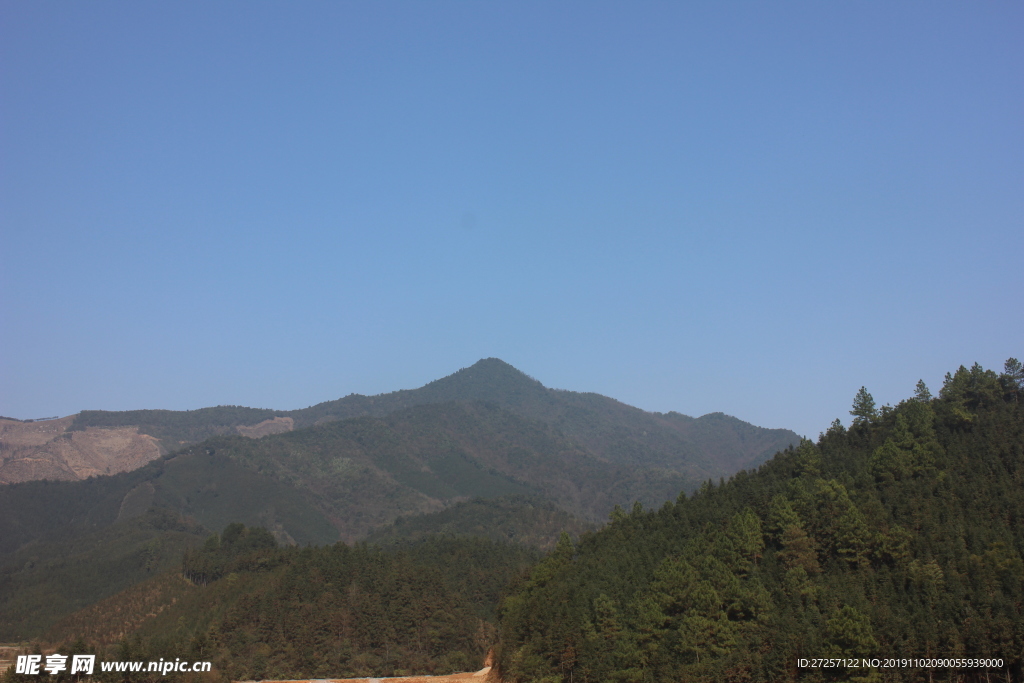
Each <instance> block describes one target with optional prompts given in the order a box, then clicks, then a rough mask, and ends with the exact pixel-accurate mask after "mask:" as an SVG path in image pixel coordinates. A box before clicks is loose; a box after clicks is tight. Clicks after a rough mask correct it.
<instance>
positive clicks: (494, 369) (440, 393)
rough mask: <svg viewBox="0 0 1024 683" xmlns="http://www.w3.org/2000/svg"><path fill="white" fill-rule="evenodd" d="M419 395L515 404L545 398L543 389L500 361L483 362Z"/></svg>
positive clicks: (435, 383) (426, 388)
mask: <svg viewBox="0 0 1024 683" xmlns="http://www.w3.org/2000/svg"><path fill="white" fill-rule="evenodd" d="M419 391H421V392H424V393H425V394H429V395H430V397H431V400H434V401H436V400H448V401H467V400H468V401H497V402H498V403H503V404H505V403H512V404H515V403H519V402H521V401H523V400H524V399H527V397H530V396H533V397H538V396H542V395H544V396H546V394H547V392H548V390H547V389H545V388H544V385H543V384H541V383H540V382H538V381H537V380H535V379H533V378H532V377H530V376H529V375H527V374H526V373H525V372H522V371H521V370H517V369H516V368H514V367H513V366H511V365H509V364H508V363H506V362H505V361H503V360H501V359H500V358H483V359H481V360H478V361H477V362H476V363H473V365H471V366H469V367H468V368H462V369H461V370H459V371H457V372H454V373H452V374H450V375H448V376H447V377H442V378H441V379H439V380H435V381H433V382H431V383H430V384H427V385H425V386H424V387H423V388H421V389H419Z"/></svg>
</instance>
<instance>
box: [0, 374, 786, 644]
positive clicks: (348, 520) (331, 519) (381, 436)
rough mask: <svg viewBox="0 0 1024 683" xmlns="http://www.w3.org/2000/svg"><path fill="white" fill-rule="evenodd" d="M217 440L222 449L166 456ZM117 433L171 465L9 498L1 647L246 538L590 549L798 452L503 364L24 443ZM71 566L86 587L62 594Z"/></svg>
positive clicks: (86, 421) (31, 431)
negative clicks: (604, 529) (634, 521)
mask: <svg viewBox="0 0 1024 683" xmlns="http://www.w3.org/2000/svg"><path fill="white" fill-rule="evenodd" d="M253 421H255V422H253ZM246 422H248V423H249V424H246ZM261 425H262V426H261ZM285 428H287V429H286V430H285V431H280V432H279V433H273V432H274V431H275V430H278V429H285ZM118 430H120V431H118ZM210 430H213V431H214V432H222V433H221V434H215V435H214V436H209V437H207V438H205V439H204V440H202V441H200V442H197V443H190V444H188V445H186V446H184V447H182V448H180V449H178V450H176V451H172V452H169V453H165V454H162V455H161V454H159V451H160V450H166V444H168V443H172V442H174V441H175V440H177V441H182V440H187V439H193V438H199V437H200V436H202V435H203V434H206V433H208V432H210ZM115 432H116V433H118V434H120V436H118V437H117V438H119V439H120V440H121V441H120V442H122V443H126V442H130V441H131V438H142V437H141V435H143V434H144V435H146V437H145V438H146V439H148V440H149V441H148V443H150V445H152V446H153V448H155V449H157V450H158V453H157V455H156V457H155V458H153V459H151V460H150V461H149V462H148V463H146V464H145V465H143V466H142V467H139V468H137V469H132V470H130V471H123V472H120V473H118V474H112V475H109V476H93V477H91V478H88V479H85V480H77V481H76V480H67V481H28V482H22V483H16V484H8V485H4V486H0V614H4V615H10V616H9V617H7V618H0V639H4V638H24V637H30V636H31V635H32V634H35V633H38V632H39V630H40V629H41V628H44V627H45V626H46V625H47V624H50V623H52V622H53V621H54V620H55V619H58V618H60V617H61V616H62V615H65V614H67V613H69V612H71V611H73V610H74V609H76V608H77V607H81V606H84V605H86V604H89V603H90V602H94V601H96V600H98V599H101V598H103V597H106V596H109V595H112V594H113V593H115V592H117V591H118V590H122V589H124V588H125V587H127V586H129V585H131V584H133V583H136V582H138V581H141V580H144V579H147V578H150V577H152V576H154V575H156V574H157V573H158V572H159V571H161V570H163V569H166V568H168V567H169V566H170V564H169V563H171V560H170V559H169V558H170V557H171V555H172V554H173V553H172V552H171V550H172V549H175V550H174V552H177V550H180V549H182V548H185V547H191V546H192V545H195V544H196V543H199V542H200V541H201V540H202V538H204V537H205V536H206V535H208V534H209V533H211V532H213V531H216V530H219V529H223V528H225V527H226V526H227V525H228V524H231V523H235V522H239V523H242V524H245V525H247V526H253V527H264V528H266V529H268V530H269V531H270V533H271V534H272V535H273V536H274V537H275V539H276V540H277V541H278V542H279V543H282V544H285V545H290V544H298V545H307V544H314V545H322V544H330V543H334V542H336V541H338V540H342V541H344V542H347V543H352V542H355V541H358V540H361V539H364V538H367V537H368V536H369V535H371V534H374V533H376V532H380V533H381V534H383V535H381V536H379V537H378V538H379V539H380V540H382V541H383V540H385V539H388V540H393V539H395V538H398V537H400V536H402V534H403V533H406V532H407V533H408V534H410V536H409V537H414V538H426V537H429V536H431V535H434V533H435V532H434V531H432V530H431V529H434V528H437V526H436V525H435V522H436V524H439V525H440V527H442V528H444V527H445V526H446V525H447V528H448V529H455V528H458V529H475V531H474V532H473V533H476V534H477V535H482V536H485V537H488V538H492V539H500V538H502V537H504V538H509V535H510V534H511V535H512V536H515V535H516V534H517V533H519V531H526V530H527V527H530V525H539V526H537V528H535V529H532V530H529V531H527V533H525V534H524V536H523V537H521V538H520V539H519V540H520V541H526V542H529V543H536V544H539V545H546V546H550V544H551V543H552V542H553V540H554V538H557V535H558V533H559V532H560V531H563V530H568V531H572V532H573V533H574V534H578V533H579V532H580V531H581V530H582V528H585V527H586V525H594V524H597V523H600V522H602V521H603V520H604V519H606V517H607V515H608V513H609V511H611V510H612V509H613V508H614V507H615V506H616V505H620V506H627V507H628V506H629V505H631V504H632V503H633V501H639V502H640V503H641V504H642V505H645V506H648V507H657V506H660V505H662V504H663V503H665V502H666V501H673V500H675V499H676V497H677V496H678V495H679V494H680V492H681V491H684V490H692V489H694V488H696V487H697V486H698V485H699V483H700V481H701V480H702V479H703V478H710V477H711V476H712V475H717V476H721V473H725V472H728V471H731V470H728V469H727V468H726V466H728V467H736V466H738V465H739V464H740V463H756V462H759V461H760V460H762V459H763V458H765V457H766V453H768V452H769V451H771V452H774V450H772V449H773V448H775V449H778V448H784V447H786V446H788V444H789V443H791V442H792V440H793V439H794V437H795V435H793V433H792V432H788V431H786V430H766V429H761V428H757V427H753V426H752V425H748V424H746V423H743V422H741V421H739V420H737V419H735V418H731V417H728V416H725V415H722V414H720V413H717V414H711V415H707V416H704V417H702V418H696V419H694V418H689V417H685V416H683V415H679V414H677V413H669V414H667V415H659V414H654V413H645V412H643V411H641V410H638V409H636V408H632V407H630V406H626V405H624V404H621V403H619V402H617V401H614V400H612V399H609V398H605V397H603V396H599V395H596V394H576V393H573V392H565V391H555V390H551V389H547V388H545V387H543V386H542V385H541V384H540V383H539V382H537V381H535V380H533V379H531V378H529V377H527V376H526V375H524V374H523V373H521V372H519V371H518V370H515V369H514V368H512V367H511V366H509V365H507V364H505V363H503V362H501V361H498V360H495V359H490V360H485V361H481V362H479V363H477V364H476V365H474V366H473V367H471V368H466V369H464V370H461V371H459V372H457V373H455V374H453V375H451V376H449V377H446V378H444V379H441V380H438V381H437V382H432V383H430V384H428V385H426V386H425V387H423V388H421V389H418V390H414V391H403V392H395V393H393V394H385V395H382V396H378V397H358V396H350V397H346V398H344V399H341V400H339V401H335V402H330V403H327V404H320V405H319V406H314V407H312V408H309V409H306V410H305V411H292V412H290V413H287V414H277V413H273V411H258V410H253V409H248V408H234V407H220V408H210V409H203V410H200V411H191V412H187V411H186V412H172V411H130V412H126V413H100V412H84V413H81V414H79V416H78V417H76V418H74V420H71V421H69V420H68V419H67V418H64V419H62V420H54V421H46V422H34V423H23V424H22V425H21V426H20V432H19V431H17V430H16V433H17V434H20V436H19V437H18V438H20V439H21V443H23V447H25V448H29V447H32V443H33V441H32V440H33V439H35V442H34V443H35V444H36V446H37V447H40V448H49V449H51V451H53V449H54V446H53V444H54V443H58V442H59V443H64V442H68V443H72V444H73V443H76V440H82V439H84V438H86V437H88V438H91V439H93V441H97V440H98V439H99V438H100V436H103V435H106V436H110V435H111V434H113V433H115ZM268 432H269V433H268ZM243 434H246V435H243ZM54 435H56V436H54ZM97 435H100V436H97ZM257 436H258V437H259V438H253V437H257ZM51 437H52V438H51ZM47 438H49V439H50V440H49V441H47V440H46V439H47ZM111 438H113V437H111ZM158 439H159V443H158V444H157V445H153V443H154V442H155V441H157V440H158ZM158 446H159V448H157V447H158ZM4 452H5V453H8V452H10V451H4ZM19 452H21V451H19ZM53 452H56V451H53ZM723 463H725V464H723ZM10 465H11V462H10V461H8V462H7V463H5V466H10ZM723 468H726V469H723ZM69 479H70V478H69ZM516 496H519V497H525V498H524V499H528V500H532V501H536V502H535V503H530V506H533V507H532V508H530V507H529V506H527V507H521V506H520V507H518V508H516V509H515V510H513V509H512V508H510V507H506V508H505V509H502V508H501V507H500V506H499V507H497V508H495V506H494V505H492V504H489V503H485V502H480V501H478V502H475V503H472V504H470V503H469V502H468V501H471V500H473V499H484V500H488V499H496V498H503V497H504V498H505V499H506V500H509V498H508V497H516ZM460 503H462V504H463V505H462V506H461V507H459V504H460ZM517 505H518V504H517ZM453 506H456V507H454V508H453ZM538 506H539V507H538ZM549 508H553V509H554V510H556V511H555V512H551V511H550V510H549ZM448 509H450V510H451V511H450V512H448V513H447V515H445V514H443V511H446V510H448ZM545 510H549V511H547V512H545ZM431 514H433V515H435V517H428V518H426V519H424V520H421V521H417V519H416V518H417V515H431ZM473 515H479V516H480V519H478V520H477V522H476V523H474V522H473V521H472V520H471V517H472V516H473ZM399 518H401V519H402V525H404V528H402V529H400V528H399V525H398V524H396V522H397V520H399ZM512 520H518V521H516V522H515V523H513V522H512ZM389 525H393V526H391V527H390V531H387V532H386V531H383V530H384V529H386V528H388V527H389ZM545 525H546V526H545ZM154 549H155V550H154ZM165 550H166V551H167V552H164V551H165ZM167 553H171V555H169V554H167ZM153 557H156V558H157V559H153ZM57 567H64V568H65V569H61V570H59V571H58V570H57V569H55V568H57ZM71 567H77V574H76V577H75V578H74V580H68V581H66V582H65V583H64V585H63V586H62V588H61V590H60V591H51V592H50V593H47V592H46V590H45V589H44V587H45V586H46V585H47V583H48V582H50V581H53V580H54V579H55V577H56V576H58V575H60V572H65V573H67V572H68V571H71V569H70V568H71ZM115 567H116V571H115ZM48 596H49V597H48ZM28 614H32V615H33V616H32V617H31V618H27V617H25V615H28Z"/></svg>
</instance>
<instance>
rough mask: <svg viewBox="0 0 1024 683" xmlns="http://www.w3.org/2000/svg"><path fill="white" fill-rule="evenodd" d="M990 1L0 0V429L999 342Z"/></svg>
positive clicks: (789, 396) (810, 390)
mask: <svg viewBox="0 0 1024 683" xmlns="http://www.w3.org/2000/svg"><path fill="white" fill-rule="evenodd" d="M1022 36H1024V5H1022V4H1021V3H1019V2H969V3H965V2H953V3H943V2H917V3H901V2H806V3H788V2H761V3H753V2H739V3H729V2H717V1H716V2H706V3H696V2H664V3H661V2H611V3H608V2H596V1H593V0H587V1H586V2H547V1H545V2H519V1H517V2H469V1H465V2H440V1H439V2H412V1H409V2H400V3H391V2H380V1H376V0H375V1H373V2H289V3H284V2H117V3H110V2H87V3H86V2H79V3H69V2H28V1H20V0H19V1H12V0H3V1H2V2H0V415H7V416H12V417H18V418H36V417H42V416H49V415H66V414H70V413H74V412H77V411H79V410H82V409H108V410H124V409H131V408H172V409H186V408H199V407H203V406H209V405H218V404H236V405H248V406H255V407H268V408H278V409H292V408H301V407H305V406H307V405H311V404H314V403H318V402H320V401H325V400H330V399H335V398H338V397H341V396H344V395H347V394H349V393H352V392H356V393H363V394H374V393H380V392H386V391H393V390H396V389H402V388H413V387H417V386H420V385H422V384H424V383H426V382H428V381H430V380H433V379H436V378H439V377H442V376H444V375H447V374H450V373H452V372H454V371H455V370H457V369H459V368H460V367H465V366H468V365H471V364H472V363H474V362H475V361H477V360H478V359H480V358H484V357H490V356H495V357H498V358H501V359H503V360H505V361H507V362H509V363H511V364H512V365H514V366H516V367H517V368H519V369H521V370H523V371H524V372H526V373H528V374H530V375H531V376H533V377H535V378H537V379H539V380H540V381H541V382H543V383H544V384H545V385H547V386H553V387H557V388H564V389H573V390H579V391H596V392H599V393H602V394H605V395H608V396H612V397H614V398H617V399H619V400H622V401H624V402H626V403H630V404H633V405H636V406H639V407H641V408H644V409H647V410H657V411H668V410H677V411H679V412H682V413H686V414H689V415H695V416H696V415H701V414H704V413H708V412H714V411H723V412H726V413H729V414H732V415H735V416H737V417H739V418H741V419H744V420H748V421H750V422H753V423H755V424H758V425H761V426H766V427H789V428H792V429H795V430H796V431H798V432H800V433H802V434H807V435H810V436H812V437H816V436H817V434H818V432H820V431H822V430H824V429H826V428H827V427H828V424H829V423H830V422H831V421H832V420H833V419H834V418H836V417H840V418H843V420H844V421H845V422H847V423H848V421H849V418H850V415H849V414H848V411H849V409H850V404H851V402H852V400H853V396H854V394H855V393H856V391H857V390H858V389H859V388H860V386H861V385H866V386H867V387H868V390H869V391H871V392H872V393H873V394H874V397H875V399H876V401H877V402H878V403H879V404H882V403H895V402H897V401H899V400H901V399H903V398H906V397H907V396H909V395H910V394H911V393H912V392H913V388H914V384H915V383H916V382H917V380H918V379H921V378H923V379H924V380H925V382H927V383H928V384H929V386H930V387H931V388H932V391H933V392H937V390H938V389H939V387H940V386H941V382H942V377H943V375H944V374H945V373H946V372H947V371H950V370H955V369H956V367H957V366H959V365H960V364H966V365H970V364H971V363H974V362H975V361H977V362H980V363H981V364H982V365H984V366H985V367H990V368H994V369H997V370H999V369H1001V368H1002V363H1003V361H1004V360H1005V359H1006V358H1007V357H1009V356H1015V357H1018V358H1024V305H1022V303H1021V302H1022V294H1024V277H1022V261H1021V255H1022V253H1024V38H1022Z"/></svg>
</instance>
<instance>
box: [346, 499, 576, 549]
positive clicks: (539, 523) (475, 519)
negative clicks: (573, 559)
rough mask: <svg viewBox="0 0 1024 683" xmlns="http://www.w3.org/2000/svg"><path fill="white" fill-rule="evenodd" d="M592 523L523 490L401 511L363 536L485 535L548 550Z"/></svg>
mask: <svg viewBox="0 0 1024 683" xmlns="http://www.w3.org/2000/svg"><path fill="white" fill-rule="evenodd" d="M593 526H594V525H592V524H587V523H585V522H582V521H580V520H579V519H577V518H575V517H573V516H572V515H570V514H568V513H567V512H565V511H563V510H560V509H559V508H558V507H556V506H555V505H554V504H552V503H551V502H549V501H545V500H543V499H537V498H527V497H524V496H507V497H503V498H494V499H484V498H474V499H473V500H470V501H465V502H462V503H456V504H455V505H453V506H452V507H450V508H447V509H445V510H442V511H440V512H434V513H431V514H426V515H416V516H413V517H399V518H398V519H396V520H395V521H394V523H393V524H391V525H389V526H386V527H384V528H382V529H379V530H377V531H375V532H373V533H372V534H370V535H369V536H368V537H367V539H366V540H367V542H369V543H375V544H377V545H382V546H390V545H394V544H397V543H403V542H409V541H412V542H416V541H421V540H423V539H426V538H429V537H432V536H447V537H465V536H475V537H480V538H488V539H490V540H492V541H495V542H512V543H521V544H524V545H528V546H532V547H534V548H539V549H540V550H545V551H548V550H552V549H554V547H555V543H556V542H557V541H558V538H559V536H560V535H561V533H562V532H563V531H565V532H568V533H569V534H571V535H572V536H573V537H578V536H579V535H580V534H581V533H583V532H584V531H588V530H591V529H592V528H593Z"/></svg>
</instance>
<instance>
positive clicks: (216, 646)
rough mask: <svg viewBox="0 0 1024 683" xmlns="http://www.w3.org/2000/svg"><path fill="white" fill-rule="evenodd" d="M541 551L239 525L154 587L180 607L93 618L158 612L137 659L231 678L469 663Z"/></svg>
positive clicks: (137, 644) (113, 626) (116, 609)
mask: <svg viewBox="0 0 1024 683" xmlns="http://www.w3.org/2000/svg"><path fill="white" fill-rule="evenodd" d="M539 556H540V553H539V552H538V551H536V550H532V549H529V548H526V547H525V546H522V545H513V544H508V543H494V542H492V541H488V540H485V539H479V538H477V539H472V538H463V539H454V538H431V539H427V540H424V541H421V542H418V543H412V544H408V543H407V544H402V545H399V546H395V547H393V548H392V549H391V550H389V551H383V550H381V549H380V548H378V547H375V546H370V545H366V544H358V545H355V546H348V545H345V544H342V543H338V544H335V545H333V546H324V547H318V548H312V547H307V548H297V547H288V548H278V547H276V545H275V543H274V540H273V537H272V536H271V535H270V534H269V533H267V532H266V531H265V530H262V529H252V528H248V529H247V528H245V527H243V526H242V525H237V524H235V525H230V526H229V527H228V528H226V529H225V530H224V533H223V534H220V535H219V536H218V535H214V536H211V537H210V538H209V539H208V540H207V542H206V543H205V544H204V545H203V546H202V547H201V548H197V549H194V550H192V551H189V552H188V553H187V554H186V555H185V559H184V563H183V574H184V575H185V576H186V577H189V578H190V579H192V580H193V583H192V585H191V586H189V587H187V588H186V589H185V590H181V589H180V588H173V589H172V588H160V587H158V586H153V588H154V589H157V590H158V591H162V592H161V595H166V596H168V597H170V596H172V595H173V597H174V598H175V600H174V602H173V604H170V600H167V601H166V602H165V603H164V604H163V605H161V606H160V609H157V610H154V605H153V603H152V601H150V602H144V601H141V600H139V597H138V593H137V592H135V593H133V592H131V591H129V592H127V593H126V594H125V597H124V599H123V600H121V601H118V600H115V599H112V600H111V601H108V603H107V604H106V605H105V612H104V613H103V614H93V617H94V618H95V619H97V620H100V621H102V620H104V619H106V620H107V621H108V622H109V623H107V624H106V626H105V631H106V632H108V633H111V632H116V631H117V630H118V627H119V625H120V624H121V623H124V622H125V621H129V622H131V621H132V620H133V619H134V618H135V614H134V613H133V610H131V609H125V607H126V605H127V603H128V602H131V603H132V604H135V605H136V608H135V609H136V610H139V609H144V610H147V611H157V612H159V613H158V614H156V616H153V617H150V618H147V619H144V620H143V621H142V623H141V626H137V627H136V630H135V633H134V635H132V636H131V637H129V638H127V639H125V640H124V641H122V642H121V644H120V649H121V650H125V651H129V652H130V653H131V658H133V659H148V660H155V659H159V658H160V657H165V658H167V657H169V658H171V659H173V658H174V657H182V658H189V659H194V660H211V661H213V663H214V669H215V671H216V672H217V673H218V675H219V676H220V677H221V678H225V679H227V678H229V679H230V680H252V679H256V680H258V679H262V678H275V679H303V678H324V677H341V676H346V677H348V676H352V677H354V676H371V675H372V676H382V675H387V676H393V675H403V674H410V673H451V672H455V671H467V670H472V669H476V668H479V667H480V665H481V662H482V661H483V658H484V656H485V654H486V652H487V650H488V649H489V648H490V647H491V646H492V645H493V643H494V639H495V636H496V629H495V626H494V620H495V614H494V608H495V606H496V605H497V603H498V600H499V598H500V595H501V592H502V591H503V589H504V587H505V586H507V585H508V584H509V583H510V582H512V581H513V580H514V579H515V578H517V577H518V576H521V575H522V574H523V573H524V572H525V571H526V570H527V569H528V568H529V566H530V565H532V564H533V563H534V562H536V561H537V559H538V558H539ZM163 583H164V584H165V585H173V584H174V583H175V577H174V576H172V575H166V576H165V577H164V578H163ZM136 623H137V622H136ZM56 633H57V634H61V633H63V634H66V633H68V630H67V628H66V626H64V625H62V627H59V628H58V629H57V630H56Z"/></svg>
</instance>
